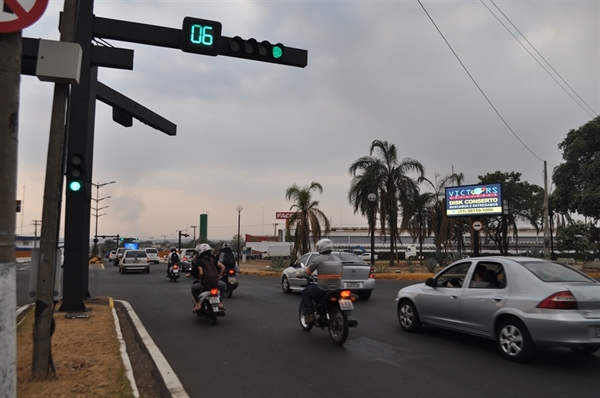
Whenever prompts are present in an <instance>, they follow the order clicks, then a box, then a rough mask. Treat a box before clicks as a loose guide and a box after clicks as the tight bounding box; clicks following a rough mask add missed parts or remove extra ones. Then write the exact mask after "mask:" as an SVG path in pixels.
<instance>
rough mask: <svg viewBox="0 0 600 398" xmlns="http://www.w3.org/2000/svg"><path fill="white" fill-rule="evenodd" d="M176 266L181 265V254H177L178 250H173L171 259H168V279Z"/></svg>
mask: <svg viewBox="0 0 600 398" xmlns="http://www.w3.org/2000/svg"><path fill="white" fill-rule="evenodd" d="M174 264H177V265H179V254H178V253H177V249H176V248H172V249H171V253H169V257H167V278H168V277H169V270H170V269H171V266H172V265H174Z"/></svg>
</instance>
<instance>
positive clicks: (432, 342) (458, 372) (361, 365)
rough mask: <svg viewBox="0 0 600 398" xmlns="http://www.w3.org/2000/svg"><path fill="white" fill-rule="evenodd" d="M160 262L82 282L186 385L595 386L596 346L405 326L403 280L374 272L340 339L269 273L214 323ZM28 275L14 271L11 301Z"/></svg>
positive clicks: (423, 390) (249, 279)
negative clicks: (531, 344)
mask: <svg viewBox="0 0 600 398" xmlns="http://www.w3.org/2000/svg"><path fill="white" fill-rule="evenodd" d="M20 268H23V266H22V265H21V266H20ZM165 268H166V266H165V265H164V264H160V265H155V266H153V268H152V272H151V273H150V274H139V273H131V274H125V275H121V274H119V273H118V272H117V269H116V267H112V266H110V265H108V266H107V268H106V269H91V270H90V293H91V294H92V295H98V296H111V297H113V298H114V299H115V300H125V301H128V302H129V303H130V304H131V305H132V306H133V308H134V310H135V311H136V313H137V315H138V316H139V318H140V319H141V321H142V322H143V324H144V326H145V327H146V329H147V330H148V332H149V333H150V335H151V337H152V339H153V340H154V342H155V343H156V344H157V345H158V347H159V348H160V350H161V351H162V353H163V355H164V356H165V357H166V359H167V360H168V361H169V363H170V364H171V367H172V368H173V370H174V371H175V373H176V374H177V376H178V377H179V379H180V381H181V382H182V384H183V386H184V388H185V390H186V391H187V393H188V394H189V395H190V396H191V397H197V396H215V397H278V398H279V397H283V396H287V397H321V396H327V397H365V396H368V397H398V396H408V397H436V396H444V397H502V398H505V397H565V396H569V397H594V398H598V397H599V396H600V377H598V375H599V374H600V354H599V353H596V354H594V355H587V356H586V355H577V354H574V353H572V352H571V350H568V349H549V350H540V351H538V354H537V356H536V357H535V358H534V360H533V361H532V362H530V363H528V364H515V363H512V362H508V361H506V360H504V359H502V358H500V356H499V354H498V353H497V351H496V346H495V343H494V342H493V341H490V340H485V339H481V338H476V337H471V336H465V335H462V334H458V333H453V332H448V331H444V330H439V329H434V328H430V327H424V328H423V329H422V331H421V332H419V333H416V334H409V333H405V332H402V331H401V330H400V327H399V325H398V320H397V317H396V314H395V302H394V297H395V295H396V292H397V290H398V289H399V288H401V287H403V286H407V285H409V284H412V283H415V282H412V281H396V280H393V281H392V280H378V281H377V287H376V289H375V291H374V293H373V295H372V297H371V299H370V300H368V301H364V302H361V301H357V302H356V303H355V307H356V308H355V311H354V313H353V315H354V318H355V319H357V320H358V327H357V328H353V329H351V330H350V336H349V338H348V341H347V342H346V344H345V345H344V346H343V347H339V346H336V345H334V344H333V342H332V341H331V340H330V338H329V335H328V334H327V332H326V331H321V330H319V329H313V330H312V331H311V332H308V333H307V332H304V331H303V330H302V329H301V328H300V325H299V323H298V319H297V313H298V306H299V302H300V295H298V294H290V295H286V294H283V293H282V291H281V289H280V287H279V279H278V278H276V277H258V276H248V275H241V276H239V279H238V280H239V282H240V287H239V288H238V289H237V290H236V291H235V292H234V295H233V298H231V299H225V300H224V303H225V305H226V306H227V315H226V316H225V317H224V318H219V319H218V322H217V325H215V326H211V325H209V324H207V323H205V322H204V321H202V320H200V319H199V318H198V317H196V316H195V315H194V314H192V313H191V308H192V306H191V294H190V292H189V288H190V285H191V282H190V281H189V280H186V279H185V278H182V279H180V280H179V282H177V283H172V282H170V281H169V280H168V279H167V278H166V277H165V276H164V275H165V274H166V271H165ZM25 279H27V275H26V271H18V272H17V280H18V283H17V285H18V287H17V291H18V302H19V304H23V302H22V301H23V300H24V299H25V300H26V295H24V294H23V292H22V290H23V287H24V286H26V282H24V281H25Z"/></svg>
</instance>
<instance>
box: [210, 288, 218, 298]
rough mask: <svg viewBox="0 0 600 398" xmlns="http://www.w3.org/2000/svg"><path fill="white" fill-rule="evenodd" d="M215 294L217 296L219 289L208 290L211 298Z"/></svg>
mask: <svg viewBox="0 0 600 398" xmlns="http://www.w3.org/2000/svg"><path fill="white" fill-rule="evenodd" d="M217 294H219V289H217V288H212V289H210V295H211V296H216V295H217Z"/></svg>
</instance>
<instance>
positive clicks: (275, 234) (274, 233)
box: [273, 222, 279, 236]
mask: <svg viewBox="0 0 600 398" xmlns="http://www.w3.org/2000/svg"><path fill="white" fill-rule="evenodd" d="M278 225H279V223H278V222H274V223H273V236H277V226H278Z"/></svg>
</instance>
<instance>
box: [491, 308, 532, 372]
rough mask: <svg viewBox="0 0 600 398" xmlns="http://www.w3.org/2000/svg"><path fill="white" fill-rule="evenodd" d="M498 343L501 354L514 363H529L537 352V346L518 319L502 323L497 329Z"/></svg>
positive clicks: (509, 319)
mask: <svg viewBox="0 0 600 398" xmlns="http://www.w3.org/2000/svg"><path fill="white" fill-rule="evenodd" d="M496 343H497V345H498V349H499V350H500V354H502V356H503V357H504V358H505V359H508V360H509V361H513V362H524V361H527V360H528V359H529V358H531V356H532V355H533V353H534V352H535V345H534V344H533V341H532V340H531V337H530V336H529V332H528V331H527V328H526V327H525V325H524V324H523V322H521V321H520V320H518V319H516V318H507V319H504V320H503V321H502V322H500V324H499V325H498V328H497V329H496Z"/></svg>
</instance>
